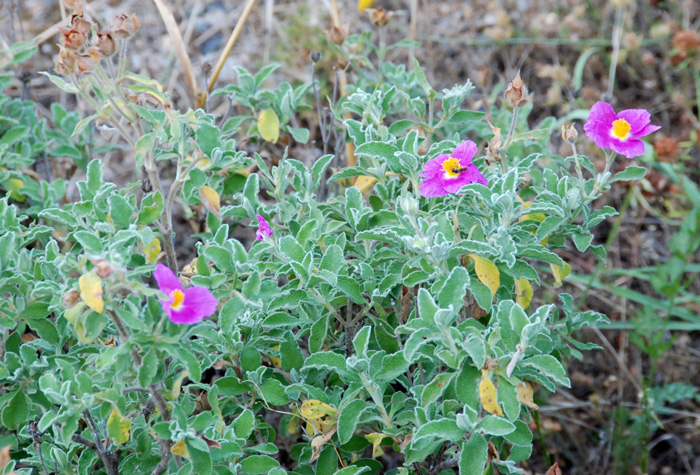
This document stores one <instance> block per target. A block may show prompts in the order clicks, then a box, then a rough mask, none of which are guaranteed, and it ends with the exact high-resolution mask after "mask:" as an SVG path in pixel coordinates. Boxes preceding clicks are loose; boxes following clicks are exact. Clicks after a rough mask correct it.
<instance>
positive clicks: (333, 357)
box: [304, 352, 350, 379]
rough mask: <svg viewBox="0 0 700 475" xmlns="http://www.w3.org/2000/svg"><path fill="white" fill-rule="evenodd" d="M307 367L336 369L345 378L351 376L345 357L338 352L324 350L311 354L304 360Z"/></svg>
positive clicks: (305, 367)
mask: <svg viewBox="0 0 700 475" xmlns="http://www.w3.org/2000/svg"><path fill="white" fill-rule="evenodd" d="M307 368H316V369H326V370H330V371H335V372H336V373H338V375H339V376H340V377H341V378H343V379H347V378H348V377H350V375H349V373H348V370H347V365H346V363H345V357H344V356H342V355H340V354H338V353H332V352H323V353H314V354H313V355H309V357H308V358H306V360H305V361H304V369H307Z"/></svg>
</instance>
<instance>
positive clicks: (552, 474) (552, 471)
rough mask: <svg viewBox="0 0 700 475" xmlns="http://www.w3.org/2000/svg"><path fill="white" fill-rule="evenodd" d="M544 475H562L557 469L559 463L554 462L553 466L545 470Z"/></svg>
mask: <svg viewBox="0 0 700 475" xmlns="http://www.w3.org/2000/svg"><path fill="white" fill-rule="evenodd" d="M546 475H562V473H561V470H560V469H559V462H554V465H552V466H551V467H549V470H547V473H546Z"/></svg>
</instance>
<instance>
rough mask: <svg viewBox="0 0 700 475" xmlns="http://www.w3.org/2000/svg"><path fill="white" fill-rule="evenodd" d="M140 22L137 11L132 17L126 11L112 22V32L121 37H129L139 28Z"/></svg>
mask: <svg viewBox="0 0 700 475" xmlns="http://www.w3.org/2000/svg"><path fill="white" fill-rule="evenodd" d="M139 26H140V22H139V19H138V17H137V16H136V13H134V14H133V15H131V16H130V17H128V16H126V15H125V14H124V13H122V14H121V15H119V16H117V17H116V19H115V20H114V23H113V24H112V26H111V28H110V30H111V31H112V34H114V35H115V36H118V37H119V38H128V37H130V36H131V35H133V34H134V33H136V30H138V29H139Z"/></svg>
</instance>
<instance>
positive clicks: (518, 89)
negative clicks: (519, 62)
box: [503, 71, 531, 107]
mask: <svg viewBox="0 0 700 475" xmlns="http://www.w3.org/2000/svg"><path fill="white" fill-rule="evenodd" d="M503 97H505V98H506V101H508V104H509V105H510V106H511V107H522V106H524V105H525V104H526V103H528V102H531V101H530V98H529V97H528V95H527V86H525V84H524V83H523V80H522V79H521V78H520V71H518V74H516V75H515V78H513V80H512V81H511V82H510V84H508V87H507V88H506V92H505V93H504V94H503Z"/></svg>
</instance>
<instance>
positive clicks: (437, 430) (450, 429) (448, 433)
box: [413, 418, 466, 444]
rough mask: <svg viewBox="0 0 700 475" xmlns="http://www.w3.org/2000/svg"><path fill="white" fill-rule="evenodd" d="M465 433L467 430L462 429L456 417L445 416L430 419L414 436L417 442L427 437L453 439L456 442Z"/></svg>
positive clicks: (414, 440) (414, 441)
mask: <svg viewBox="0 0 700 475" xmlns="http://www.w3.org/2000/svg"><path fill="white" fill-rule="evenodd" d="M464 434H466V431H465V430H463V429H460V428H459V427H458V426H457V422H455V420H454V419H447V418H444V419H439V420H436V421H430V422H428V423H426V424H423V425H422V426H420V428H419V429H418V430H417V431H416V432H415V434H414V436H413V443H414V444H415V443H416V442H418V441H419V440H421V439H425V438H434V439H437V440H451V441H453V442H454V441H457V440H460V439H461V438H462V437H464Z"/></svg>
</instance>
